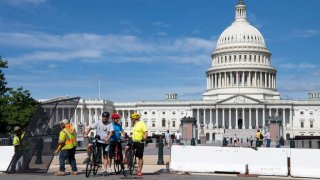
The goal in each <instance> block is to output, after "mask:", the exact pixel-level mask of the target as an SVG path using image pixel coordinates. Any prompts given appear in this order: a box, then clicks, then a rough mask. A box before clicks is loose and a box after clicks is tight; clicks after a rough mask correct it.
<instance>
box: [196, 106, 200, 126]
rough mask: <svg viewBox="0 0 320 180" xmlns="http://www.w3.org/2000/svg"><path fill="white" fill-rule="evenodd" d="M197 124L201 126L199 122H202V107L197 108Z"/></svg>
mask: <svg viewBox="0 0 320 180" xmlns="http://www.w3.org/2000/svg"><path fill="white" fill-rule="evenodd" d="M197 124H198V127H200V126H199V124H200V109H197Z"/></svg>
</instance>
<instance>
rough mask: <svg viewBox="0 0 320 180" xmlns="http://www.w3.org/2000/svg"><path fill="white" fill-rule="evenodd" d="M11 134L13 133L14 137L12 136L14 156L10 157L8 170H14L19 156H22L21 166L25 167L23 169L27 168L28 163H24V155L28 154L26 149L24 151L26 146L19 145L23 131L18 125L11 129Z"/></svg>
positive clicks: (25, 161) (25, 160)
mask: <svg viewBox="0 0 320 180" xmlns="http://www.w3.org/2000/svg"><path fill="white" fill-rule="evenodd" d="M13 134H14V137H13V142H12V145H13V146H14V157H13V159H12V164H11V169H10V172H15V171H16V165H17V162H18V161H19V159H20V158H21V156H22V168H25V169H27V168H28V165H27V164H26V163H27V159H26V157H27V155H29V154H26V153H27V151H24V150H25V149H26V147H23V146H22V145H21V140H22V139H23V137H24V135H25V132H24V131H23V130H22V129H21V128H20V127H19V126H16V127H14V129H13Z"/></svg>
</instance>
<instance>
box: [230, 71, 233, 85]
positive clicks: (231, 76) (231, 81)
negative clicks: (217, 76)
mask: <svg viewBox="0 0 320 180" xmlns="http://www.w3.org/2000/svg"><path fill="white" fill-rule="evenodd" d="M230 86H231V87H232V86H233V72H230Z"/></svg>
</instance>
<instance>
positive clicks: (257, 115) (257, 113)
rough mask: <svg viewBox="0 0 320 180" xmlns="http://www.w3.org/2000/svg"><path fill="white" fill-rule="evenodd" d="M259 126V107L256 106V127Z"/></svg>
mask: <svg viewBox="0 0 320 180" xmlns="http://www.w3.org/2000/svg"><path fill="white" fill-rule="evenodd" d="M258 128H259V109H258V108H256V129H258Z"/></svg>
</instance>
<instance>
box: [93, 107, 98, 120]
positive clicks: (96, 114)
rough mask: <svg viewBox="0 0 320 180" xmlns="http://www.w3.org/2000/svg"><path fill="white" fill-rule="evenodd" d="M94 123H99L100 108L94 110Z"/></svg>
mask: <svg viewBox="0 0 320 180" xmlns="http://www.w3.org/2000/svg"><path fill="white" fill-rule="evenodd" d="M94 121H95V122H97V121H99V116H98V108H94Z"/></svg>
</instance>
